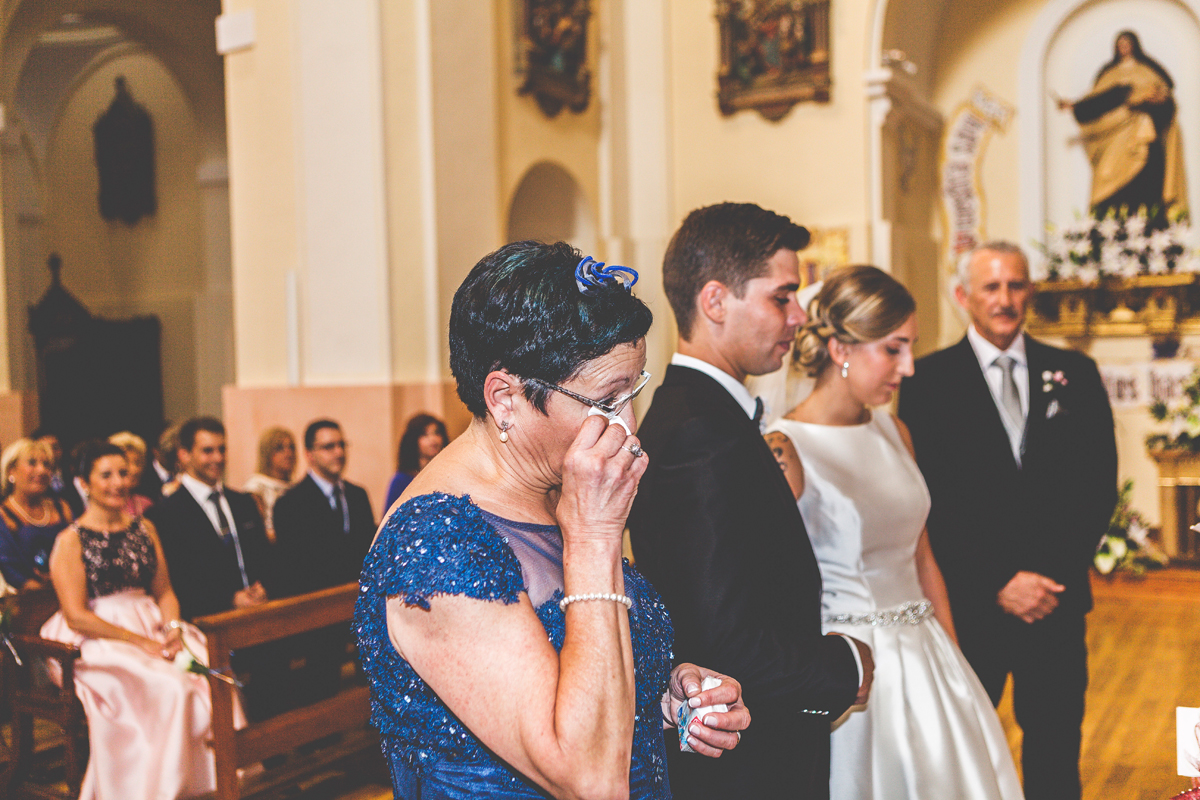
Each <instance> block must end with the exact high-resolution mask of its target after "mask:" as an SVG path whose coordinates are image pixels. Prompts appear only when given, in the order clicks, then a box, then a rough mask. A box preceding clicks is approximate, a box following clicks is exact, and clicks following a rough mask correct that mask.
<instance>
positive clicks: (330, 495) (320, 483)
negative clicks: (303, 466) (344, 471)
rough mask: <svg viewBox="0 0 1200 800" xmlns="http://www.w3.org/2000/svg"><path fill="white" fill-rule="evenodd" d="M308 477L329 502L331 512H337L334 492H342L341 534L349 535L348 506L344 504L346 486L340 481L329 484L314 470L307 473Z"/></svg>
mask: <svg viewBox="0 0 1200 800" xmlns="http://www.w3.org/2000/svg"><path fill="white" fill-rule="evenodd" d="M308 477H310V478H312V479H313V483H315V484H316V485H317V488H318V489H320V490H321V492H322V494H324V495H325V498H326V499H327V500H329V509H330V510H331V511H337V510H338V503H337V497H336V496H335V495H334V492H335V491H336V490H338V489H341V491H342V532H343V533H349V532H350V504H349V503H347V502H346V486H345V484H343V483H342V482H341V481H338V482H337V483H336V484H335V483H331V482H330V481H327V480H325V479H324V478H322V477H321V476H320V475H318V474H317V473H316V471H315V470H311V469H310V470H309V471H308Z"/></svg>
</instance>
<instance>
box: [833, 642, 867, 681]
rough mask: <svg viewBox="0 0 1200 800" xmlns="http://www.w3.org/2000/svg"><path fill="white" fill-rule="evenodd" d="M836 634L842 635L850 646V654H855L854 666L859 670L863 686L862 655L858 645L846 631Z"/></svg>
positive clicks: (859, 679)
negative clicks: (859, 652)
mask: <svg viewBox="0 0 1200 800" xmlns="http://www.w3.org/2000/svg"><path fill="white" fill-rule="evenodd" d="M833 635H834V636H840V637H842V641H843V642H845V643H846V646H847V647H849V648H850V655H852V656H854V667H855V668H856V669H857V670H858V685H859V686H862V682H863V666H862V656H860V655H859V654H858V646H857V645H856V644H854V642H852V641H850V637H849V636H847V635H846V634H844V633H833Z"/></svg>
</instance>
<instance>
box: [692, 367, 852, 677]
mask: <svg viewBox="0 0 1200 800" xmlns="http://www.w3.org/2000/svg"><path fill="white" fill-rule="evenodd" d="M671 363H672V364H674V365H675V366H677V367H687V368H688V369H694V370H696V371H697V372H703V373H704V374H705V375H707V376H708V377H710V378H712V379H713V380H714V381H716V382H717V383H719V384H721V386H722V387H723V388H724V389H725V391H727V392H729V394H730V395H731V396H732V397H733V399H734V400H736V401H737V403H738V405H739V406H741V407H742V410H743V411H745V412H746V416H747V417H749V418H750V419H754V412H755V411H756V410H757V408H758V404H759V402H760V400H759V398H757V397H755V396H753V395H752V394H750V390H749V389H747V388H746V387H745V386H743V385H742V383H741V381H739V380H738V379H737V378H735V377H733V376H732V375H730V374H729V373H728V372H726V371H725V370H723V369H721V368H720V367H714V366H713V365H712V364H710V363H708V362H707V361H702V360H700V359H698V358H696V357H694V356H685V355H684V354H683V353H676V354H675V355H673V356H671ZM766 414H767V412H766V409H765V408H764V411H763V417H764V418H765V417H766ZM760 425H761V422H760ZM834 635H835V636H841V637H842V638H843V639H844V640H845V642H846V646H847V647H849V648H850V653H851V655H853V656H854V664H855V666H857V667H858V682H859V683H860V684H861V683H862V678H863V665H862V657H861V656H859V654H858V647H857V646H856V645H855V644H854V642H852V641H850V637H849V636H846V635H845V634H841V633H837V634H834Z"/></svg>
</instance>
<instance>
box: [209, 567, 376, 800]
mask: <svg viewBox="0 0 1200 800" xmlns="http://www.w3.org/2000/svg"><path fill="white" fill-rule="evenodd" d="M357 596H358V584H356V583H348V584H345V585H344V586H335V587H333V588H332V589H324V590H322V591H319V592H313V593H312V594H306V595H301V596H299V597H289V598H286V599H283V600H272V601H270V602H268V603H264V604H263V605H261V606H255V607H253V608H244V609H238V610H235V611H226V612H223V613H221V614H213V615H211V616H207V617H200V618H199V619H197V620H196V626H197V627H198V628H200V630H202V631H204V634H205V636H207V637H208V658H209V662H208V663H209V666H210V667H212V668H213V669H216V670H220V671H226V672H227V671H228V670H229V666H230V664H229V659H230V652H231V651H233V650H238V649H241V648H245V647H251V646H253V645H257V644H263V643H266V642H273V641H276V640H279V639H284V638H287V637H288V636H294V635H296V634H298V633H304V632H306V631H313V630H317V629H319V628H324V627H327V626H329V625H338V624H349V622H350V620H351V618H352V617H353V616H354V601H355V599H356V598H357ZM209 685H210V686H212V700H213V722H212V724H213V749H214V752H215V755H216V762H217V791H216V797H217V798H218V799H219V800H236V798H238V797H239V796H240V784H239V781H238V777H237V770H238V768H239V767H247V766H250V765H252V764H256V763H258V762H260V761H262V760H263V759H265V758H268V757H270V756H274V755H280V754H283V753H287V752H289V751H291V750H293V749H294V748H296V747H299V746H300V745H303V744H308V743H310V742H314V741H316V740H318V739H321V738H323V737H325V736H328V735H329V734H331V733H340V732H344V731H350V730H355V729H358V728H362V727H364V726H365V725H366V724H367V721H368V720H369V718H370V715H371V709H370V692H369V690H368V689H367V688H366V687H365V686H356V687H353V688H350V689H346V690H343V691H342V692H340V693H339V694H337V695H335V696H333V697H330V698H328V699H326V700H322V701H320V702H318V703H315V704H313V705H311V706H305V707H303V708H297V709H293V710H291V711H287V712H285V713H283V714H279V715H278V716H275V717H272V718H270V719H268V720H265V721H263V722H258V723H255V724H252V725H250V726H249V727H246V728H243V729H242V730H240V731H235V730H234V729H233V687H232V686H230V685H229V684H227V683H225V682H224V681H220V680H217V679H216V678H209Z"/></svg>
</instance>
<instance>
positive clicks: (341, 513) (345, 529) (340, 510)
mask: <svg viewBox="0 0 1200 800" xmlns="http://www.w3.org/2000/svg"><path fill="white" fill-rule="evenodd" d="M333 497H334V502H335V503H336V504H337V515H338V519H339V520H340V521H341V523H342V533H349V532H350V515H349V514H347V513H346V494H345V492H343V491H342V485H341V484H340V483H339V484H337V485H336V486H334V487H333Z"/></svg>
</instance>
